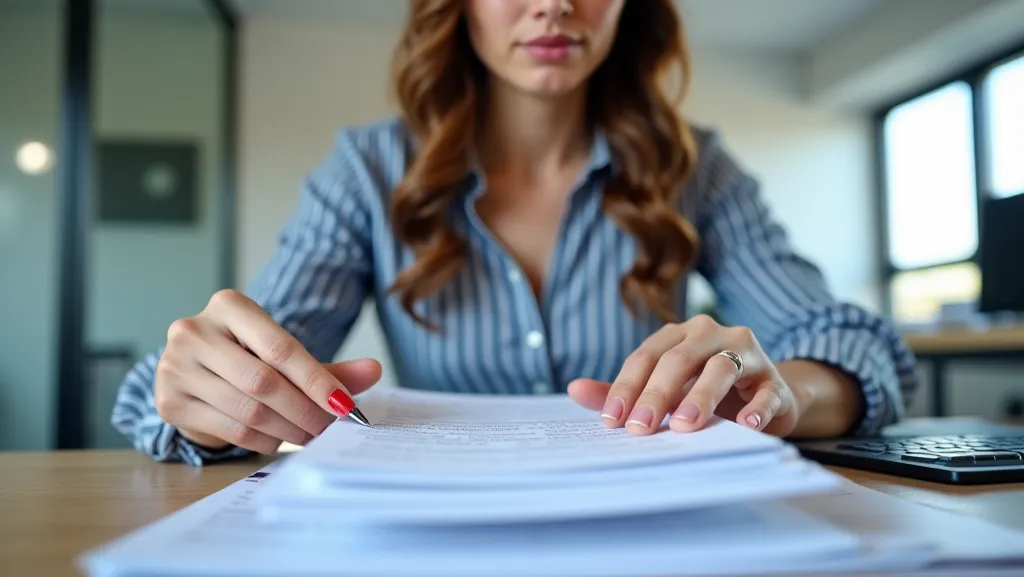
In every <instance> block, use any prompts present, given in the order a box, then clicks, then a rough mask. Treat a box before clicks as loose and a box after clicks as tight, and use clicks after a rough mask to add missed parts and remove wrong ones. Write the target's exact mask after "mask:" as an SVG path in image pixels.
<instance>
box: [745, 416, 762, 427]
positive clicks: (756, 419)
mask: <svg viewBox="0 0 1024 577" xmlns="http://www.w3.org/2000/svg"><path fill="white" fill-rule="evenodd" d="M747 424H748V425H750V428H752V429H757V428H758V427H760V426H761V415H758V414H757V413H750V414H749V415H747Z"/></svg>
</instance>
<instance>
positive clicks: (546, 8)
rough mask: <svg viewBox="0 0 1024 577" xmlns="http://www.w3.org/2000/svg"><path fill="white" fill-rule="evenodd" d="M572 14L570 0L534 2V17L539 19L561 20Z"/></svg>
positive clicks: (541, 0)
mask: <svg viewBox="0 0 1024 577" xmlns="http://www.w3.org/2000/svg"><path fill="white" fill-rule="evenodd" d="M570 14H572V2H571V1H570V0H538V1H537V2H535V3H534V8H533V17H534V18H535V19H537V20H561V19H563V18H565V17H566V16H568V15H570Z"/></svg>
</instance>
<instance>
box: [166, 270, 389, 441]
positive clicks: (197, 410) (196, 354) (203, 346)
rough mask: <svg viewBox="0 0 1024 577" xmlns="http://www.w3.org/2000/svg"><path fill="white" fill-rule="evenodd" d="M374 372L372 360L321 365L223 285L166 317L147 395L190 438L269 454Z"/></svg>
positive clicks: (323, 419)
mask: <svg viewBox="0 0 1024 577" xmlns="http://www.w3.org/2000/svg"><path fill="white" fill-rule="evenodd" d="M380 374H381V366H380V364H379V363H377V362H376V361H373V360H363V361H353V362H348V363H337V364H331V365H324V364H321V363H320V362H318V361H317V360H316V359H315V358H313V356H312V355H310V354H309V353H308V352H307V351H306V350H305V349H304V348H303V347H302V345H301V344H300V343H299V342H298V341H297V340H296V339H295V338H294V337H292V335H290V334H289V333H288V332H287V331H285V330H284V329H283V328H281V326H280V325H278V324H277V323H276V322H275V321H274V320H273V319H272V318H271V317H270V315H268V314H267V313H266V311H264V310H263V309H262V308H261V307H260V306H259V305H257V304H256V303H255V302H253V301H252V300H250V299H249V298H248V297H246V296H244V295H243V294H241V293H239V292H237V291H233V290H223V291H220V292H218V293H216V294H215V295H214V296H213V298H211V299H210V302H209V304H208V305H207V306H206V308H205V309H204V310H203V311H202V312H201V313H199V314H198V315H197V316H195V317H190V318H183V319H179V320H177V321H175V322H174V323H172V324H171V327H170V329H169V330H168V332H167V346H166V348H165V349H164V353H163V355H162V356H161V358H160V361H159V363H158V364H157V369H156V380H155V383H154V396H155V403H156V409H157V412H158V413H159V414H160V416H161V417H162V418H163V419H164V420H165V421H166V422H168V423H169V424H171V425H174V426H176V427H177V428H178V430H179V431H180V432H181V434H182V435H184V436H185V437H186V438H187V439H189V440H191V441H192V442H195V443H198V444H200V445H203V446H205V447H208V448H211V449H220V448H224V447H226V446H228V445H236V446H239V447H243V448H246V449H249V450H252V451H256V452H258V453H264V454H273V453H275V452H276V451H277V449H278V447H279V446H280V445H281V442H282V441H287V442H289V443H293V444H297V445H304V444H306V443H307V442H309V440H310V439H312V438H313V437H315V436H317V435H319V434H320V433H322V432H323V430H324V429H325V428H327V426H328V425H329V424H331V422H333V421H334V420H335V418H336V417H337V416H338V414H339V413H338V412H336V411H334V410H333V409H332V408H331V405H332V403H334V404H335V405H337V399H339V398H341V399H344V397H343V396H342V395H347V396H348V398H351V395H354V394H359V393H360V392H362V391H364V390H366V389H368V388H369V387H371V386H373V384H374V383H376V382H377V380H378V379H380ZM342 383H345V384H344V385H342ZM332 395H333V396H334V399H335V400H334V401H332V400H331V398H332ZM339 396H342V397H339Z"/></svg>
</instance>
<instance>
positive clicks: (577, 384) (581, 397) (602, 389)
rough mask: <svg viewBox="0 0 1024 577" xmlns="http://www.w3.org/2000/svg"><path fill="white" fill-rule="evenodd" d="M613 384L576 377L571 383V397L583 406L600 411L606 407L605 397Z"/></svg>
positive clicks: (569, 390) (569, 391)
mask: <svg viewBox="0 0 1024 577" xmlns="http://www.w3.org/2000/svg"><path fill="white" fill-rule="evenodd" d="M611 388H612V386H611V385H610V384H608V383H605V382H602V381H595V380H594V379H576V380H575V381H573V382H571V383H569V387H568V390H567V391H566V392H568V393H569V397H570V398H572V400H574V401H576V402H577V403H579V404H580V405H581V406H582V407H584V408H587V409H590V410H592V411H600V410H601V409H602V408H603V407H604V401H605V398H606V397H608V391H610V390H611Z"/></svg>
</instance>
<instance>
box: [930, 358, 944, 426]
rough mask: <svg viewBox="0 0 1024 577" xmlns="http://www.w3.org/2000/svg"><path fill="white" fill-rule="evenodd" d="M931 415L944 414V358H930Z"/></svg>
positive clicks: (940, 415) (939, 415) (941, 415)
mask: <svg viewBox="0 0 1024 577" xmlns="http://www.w3.org/2000/svg"><path fill="white" fill-rule="evenodd" d="M931 381H932V416H935V417H945V416H946V410H947V409H946V359H943V358H938V357H936V358H933V359H932V379H931Z"/></svg>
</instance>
